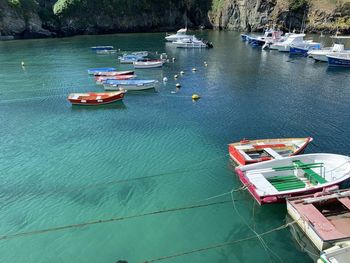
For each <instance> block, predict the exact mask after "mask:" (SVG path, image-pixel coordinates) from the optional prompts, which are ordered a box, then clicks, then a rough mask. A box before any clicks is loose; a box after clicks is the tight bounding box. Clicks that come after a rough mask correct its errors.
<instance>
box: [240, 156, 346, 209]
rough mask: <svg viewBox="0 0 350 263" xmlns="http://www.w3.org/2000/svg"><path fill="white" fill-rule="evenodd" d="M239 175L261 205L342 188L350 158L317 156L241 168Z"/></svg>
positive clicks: (285, 159)
mask: <svg viewBox="0 0 350 263" xmlns="http://www.w3.org/2000/svg"><path fill="white" fill-rule="evenodd" d="M236 173H237V175H238V176H239V179H240V180H241V182H242V183H243V184H244V185H245V186H246V187H247V188H248V190H249V192H250V194H251V195H252V196H253V197H254V198H255V199H256V201H257V202H258V203H259V204H260V205H263V204H268V203H280V202H284V201H285V199H286V198H289V197H294V196H300V195H305V194H311V193H316V192H320V191H326V190H327V189H332V188H338V187H339V185H340V184H342V183H343V182H345V181H347V180H348V179H349V178H350V157H348V156H344V155H338V154H327V153H316V154H304V155H298V156H291V157H285V158H282V159H278V160H277V159H276V160H271V161H266V162H261V163H256V164H251V165H245V166H239V167H237V168H236Z"/></svg>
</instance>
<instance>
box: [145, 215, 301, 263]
mask: <svg viewBox="0 0 350 263" xmlns="http://www.w3.org/2000/svg"><path fill="white" fill-rule="evenodd" d="M294 223H296V221H293V222H290V223H287V224H284V225H281V226H279V227H276V228H273V229H271V230H268V231H266V232H263V233H261V234H259V236H260V237H261V236H265V235H268V234H270V233H273V232H276V231H280V230H283V229H285V228H287V227H289V226H290V225H293V224H294ZM255 238H258V237H257V236H256V235H254V236H249V237H245V238H242V239H237V240H232V241H227V242H223V243H219V244H214V245H211V246H207V247H202V248H197V249H193V250H189V251H184V252H180V253H176V254H172V255H168V256H162V257H158V258H154V259H149V260H145V261H142V262H143V263H151V262H157V261H163V260H167V259H171V258H177V257H181V256H185V255H189V254H193V253H198V252H203V251H207V250H211V249H216V248H221V247H225V246H230V245H234V244H237V243H241V242H244V241H248V240H252V239H255Z"/></svg>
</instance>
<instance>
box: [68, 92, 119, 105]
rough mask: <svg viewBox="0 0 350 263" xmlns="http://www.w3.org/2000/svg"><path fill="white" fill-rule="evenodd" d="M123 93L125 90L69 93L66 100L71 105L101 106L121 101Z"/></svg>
mask: <svg viewBox="0 0 350 263" xmlns="http://www.w3.org/2000/svg"><path fill="white" fill-rule="evenodd" d="M125 93H126V91H125V90H121V91H116V92H88V93H71V94H69V96H68V100H69V101H70V103H72V104H73V105H102V104H108V103H113V102H116V101H119V100H122V99H123V98H124V95H125Z"/></svg>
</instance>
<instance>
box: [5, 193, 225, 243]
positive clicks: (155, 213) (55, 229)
mask: <svg viewBox="0 0 350 263" xmlns="http://www.w3.org/2000/svg"><path fill="white" fill-rule="evenodd" d="M228 203H231V200H227V201H220V202H214V203H207V204H199V205H197V204H192V205H188V206H183V207H175V208H168V209H164V210H158V211H153V212H148V213H143V214H136V215H129V216H124V217H117V216H116V217H111V218H107V219H97V220H93V221H88V222H83V223H78V224H71V225H65V226H58V227H52V228H46V229H39V230H33V231H27V232H19V233H15V234H9V235H0V240H7V239H13V238H18V237H25V236H33V235H38V234H44V233H49V232H56V231H61V230H66V229H72V228H81V227H85V226H90V225H97V224H105V223H110V222H116V221H122V220H127V219H134V218H139V217H144V216H150V215H157V214H164V213H169V212H175V211H183V210H190V209H196V208H203V207H209V206H215V205H224V204H228Z"/></svg>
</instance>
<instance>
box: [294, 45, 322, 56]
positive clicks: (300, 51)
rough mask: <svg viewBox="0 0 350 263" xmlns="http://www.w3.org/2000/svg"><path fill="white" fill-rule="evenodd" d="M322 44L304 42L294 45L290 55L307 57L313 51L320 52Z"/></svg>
mask: <svg viewBox="0 0 350 263" xmlns="http://www.w3.org/2000/svg"><path fill="white" fill-rule="evenodd" d="M320 49H321V44H320V43H317V42H304V43H300V44H292V45H291V46H290V50H289V54H291V55H303V56H306V55H307V53H308V52H309V51H311V50H320Z"/></svg>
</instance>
